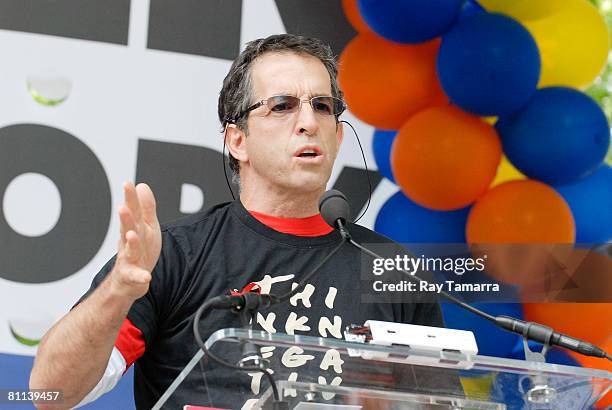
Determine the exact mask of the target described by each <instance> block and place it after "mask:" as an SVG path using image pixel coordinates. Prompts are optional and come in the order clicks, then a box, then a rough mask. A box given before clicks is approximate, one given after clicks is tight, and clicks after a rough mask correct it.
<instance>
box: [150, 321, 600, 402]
mask: <svg viewBox="0 0 612 410" xmlns="http://www.w3.org/2000/svg"><path fill="white" fill-rule="evenodd" d="M243 341H250V342H252V343H254V344H256V345H258V346H261V347H262V349H261V350H262V356H263V358H265V359H266V360H268V361H269V369H271V370H272V371H273V372H274V374H273V376H274V379H275V381H276V384H277V386H278V389H279V393H280V396H281V397H282V399H283V400H285V401H287V402H288V404H289V408H295V409H330V410H331V409H338V410H353V409H354V410H357V409H456V410H458V409H500V410H501V409H534V410H535V409H590V408H592V406H594V405H595V403H596V402H597V401H598V400H599V399H601V398H602V397H603V396H605V395H606V394H607V393H608V392H609V391H610V390H612V373H611V372H607V371H603V370H596V369H588V368H582V367H573V366H563V365H556V364H548V363H541V362H533V361H524V360H512V359H502V358H496V357H487V356H480V355H466V354H461V353H458V352H451V351H443V352H439V351H427V350H415V349H411V348H409V347H407V346H379V345H373V344H363V343H358V342H348V341H345V340H342V339H337V338H333V337H328V338H322V337H314V336H301V335H287V334H283V333H267V332H262V331H253V330H246V329H233V328H231V329H222V330H219V331H217V332H215V333H213V334H212V335H211V336H210V338H209V339H208V340H207V342H206V345H207V348H208V349H211V350H212V351H213V352H214V353H216V354H217V355H218V356H221V357H223V358H224V359H225V360H228V361H230V362H232V363H237V362H238V361H239V360H240V358H241V350H240V344H239V343H240V342H243ZM203 356H204V355H203V352H202V351H201V350H200V351H198V352H197V353H196V355H195V356H194V357H193V359H192V360H191V361H190V362H189V363H188V364H187V366H186V367H185V370H184V371H183V373H181V375H179V377H177V378H176V380H175V381H174V383H173V384H172V385H171V386H170V387H169V389H168V390H167V391H166V392H165V393H164V395H163V396H162V397H161V398H160V400H159V401H158V403H157V404H156V406H155V407H153V408H154V409H165V408H172V406H171V407H167V404H166V403H167V400H168V399H170V398H171V397H172V396H173V395H174V394H177V392H178V391H180V389H181V383H183V381H185V380H186V379H188V380H189V383H190V384H194V380H195V381H196V383H199V382H198V380H201V386H199V387H198V388H199V389H200V391H201V392H202V398H201V400H199V401H198V402H195V403H181V405H198V406H205V407H216V408H253V409H268V408H270V409H271V408H272V403H273V400H274V399H273V394H272V389H271V387H270V385H269V384H268V382H267V379H266V378H265V377H263V374H262V373H260V372H255V373H248V374H247V373H246V372H240V371H236V370H231V369H224V368H220V366H219V365H217V364H216V363H214V362H212V361H210V360H207V359H206V357H203ZM191 372H196V373H197V375H195V374H190V373H191ZM188 376H190V377H189V378H188ZM190 387H191V386H190ZM194 388H196V387H194ZM610 394H612V393H610ZM170 401H171V400H170ZM170 401H168V402H170Z"/></svg>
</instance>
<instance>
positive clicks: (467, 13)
mask: <svg viewBox="0 0 612 410" xmlns="http://www.w3.org/2000/svg"><path fill="white" fill-rule="evenodd" d="M486 12H487V10H485V8H484V7H482V6H481V5H480V4H478V3H477V2H475V1H474V0H466V2H465V3H463V7H461V12H460V13H459V21H461V20H463V19H465V18H467V17H471V16H473V15H474V14H482V13H486Z"/></svg>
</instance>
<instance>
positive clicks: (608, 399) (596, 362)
mask: <svg viewBox="0 0 612 410" xmlns="http://www.w3.org/2000/svg"><path fill="white" fill-rule="evenodd" d="M598 347H600V348H602V349H603V350H605V351H606V352H608V353H611V352H612V335H611V336H610V337H609V338H607V339H606V341H605V342H602V343H600V344H599V345H598ZM570 354H571V355H572V356H573V357H574V359H576V360H577V361H578V363H580V364H581V365H582V366H583V367H588V368H590V369H601V370H607V371H609V372H612V362H610V361H609V360H607V359H602V358H599V357H591V356H583V355H581V354H578V353H574V352H570ZM597 387H598V386H597V385H594V386H593V388H594V393H595V394H596V395H597V394H599V393H601V388H599V389H598V388H597ZM610 407H612V391H609V392H608V394H607V395H605V396H604V397H603V398H602V399H601V400H599V401H598V402H597V403H596V404H595V408H596V409H609V408H610Z"/></svg>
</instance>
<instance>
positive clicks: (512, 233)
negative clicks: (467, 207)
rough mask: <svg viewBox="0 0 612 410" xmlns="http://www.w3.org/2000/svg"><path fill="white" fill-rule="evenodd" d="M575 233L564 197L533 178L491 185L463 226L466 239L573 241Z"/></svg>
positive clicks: (496, 241) (538, 241)
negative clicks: (492, 186) (491, 187)
mask: <svg viewBox="0 0 612 410" xmlns="http://www.w3.org/2000/svg"><path fill="white" fill-rule="evenodd" d="M475 158H478V157H475ZM575 236H576V229H575V226H574V217H573V216H572V212H571V211H570V208H569V206H568V205H567V203H566V202H565V200H564V199H563V197H562V196H561V195H559V194H558V193H557V191H555V190H554V189H552V188H551V187H550V186H548V185H546V184H543V183H541V182H538V181H534V180H524V181H509V182H505V183H503V184H500V185H497V186H496V187H494V188H493V189H491V190H490V191H489V192H487V193H486V194H485V195H484V196H483V197H482V198H480V199H479V200H478V201H477V202H476V204H474V207H473V208H472V209H471V211H470V214H469V216H468V220H467V226H466V238H467V241H468V243H484V244H490V243H551V244H552V243H573V242H574V240H575Z"/></svg>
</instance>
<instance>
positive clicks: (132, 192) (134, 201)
mask: <svg viewBox="0 0 612 410" xmlns="http://www.w3.org/2000/svg"><path fill="white" fill-rule="evenodd" d="M123 195H124V196H125V205H126V206H127V207H128V208H129V209H130V211H131V212H132V217H133V218H134V221H139V220H140V202H139V201H138V194H137V192H136V187H135V186H134V184H132V183H131V182H126V183H125V184H123Z"/></svg>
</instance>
